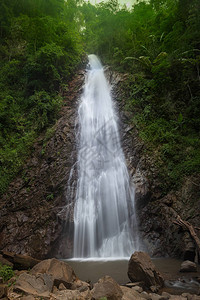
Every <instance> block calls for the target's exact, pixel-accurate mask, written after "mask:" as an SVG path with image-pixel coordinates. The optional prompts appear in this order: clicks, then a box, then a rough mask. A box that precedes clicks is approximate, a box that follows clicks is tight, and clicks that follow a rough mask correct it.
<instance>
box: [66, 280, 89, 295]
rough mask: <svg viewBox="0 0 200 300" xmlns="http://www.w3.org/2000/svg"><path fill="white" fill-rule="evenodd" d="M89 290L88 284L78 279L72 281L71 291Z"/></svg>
mask: <svg viewBox="0 0 200 300" xmlns="http://www.w3.org/2000/svg"><path fill="white" fill-rule="evenodd" d="M89 288H90V285H89V283H87V282H85V281H82V280H79V279H78V280H76V281H74V283H73V284H72V286H71V289H72V290H79V292H84V291H87V290H89Z"/></svg>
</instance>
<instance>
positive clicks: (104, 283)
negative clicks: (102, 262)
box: [91, 276, 123, 300]
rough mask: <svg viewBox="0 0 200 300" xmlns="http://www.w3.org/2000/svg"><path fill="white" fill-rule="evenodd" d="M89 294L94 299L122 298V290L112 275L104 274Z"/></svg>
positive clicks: (117, 299)
mask: <svg viewBox="0 0 200 300" xmlns="http://www.w3.org/2000/svg"><path fill="white" fill-rule="evenodd" d="M91 295H92V297H93V298H94V299H100V298H103V297H107V298H108V299H109V300H119V299H122V296H123V292H122V289H121V288H120V286H119V284H118V283H117V282H116V281H114V279H112V277H110V276H104V277H102V278H100V279H99V281H98V282H97V283H95V284H94V288H93V289H92V291H91Z"/></svg>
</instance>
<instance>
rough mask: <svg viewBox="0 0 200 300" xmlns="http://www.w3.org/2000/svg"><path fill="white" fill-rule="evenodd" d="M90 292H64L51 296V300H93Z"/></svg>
mask: <svg viewBox="0 0 200 300" xmlns="http://www.w3.org/2000/svg"><path fill="white" fill-rule="evenodd" d="M91 299H92V296H91V294H90V291H86V292H83V293H81V292H79V291H72V290H62V291H58V292H57V293H55V294H51V295H50V300H91Z"/></svg>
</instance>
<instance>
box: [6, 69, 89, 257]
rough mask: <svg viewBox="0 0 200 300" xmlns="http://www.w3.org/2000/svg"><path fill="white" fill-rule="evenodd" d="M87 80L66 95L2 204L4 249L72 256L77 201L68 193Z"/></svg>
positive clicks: (74, 82)
mask: <svg viewBox="0 0 200 300" xmlns="http://www.w3.org/2000/svg"><path fill="white" fill-rule="evenodd" d="M83 82H84V72H83V71H82V72H81V71H80V72H79V73H78V74H76V76H75V77H74V79H73V80H72V81H71V82H70V84H69V91H68V92H66V94H65V95H64V99H65V102H64V106H63V107H62V110H61V112H60V118H59V120H58V121H57V123H56V124H55V125H54V127H53V128H52V129H50V130H49V131H48V132H47V134H46V135H43V136H40V137H39V138H38V140H37V141H36V143H35V144H34V146H33V148H34V149H33V152H32V154H31V157H30V158H29V159H28V161H27V162H26V163H25V166H24V169H23V171H22V173H21V174H19V175H18V177H17V178H16V179H15V180H14V181H13V182H12V183H11V185H10V187H9V189H8V192H7V193H6V194H5V195H3V198H2V199H1V200H0V208H1V211H0V250H4V251H5V250H6V251H10V252H15V253H21V254H29V255H31V256H33V257H35V258H39V259H41V258H45V257H49V256H53V255H57V256H61V257H69V256H71V254H72V238H73V203H72V201H71V199H67V189H68V180H69V176H70V170H71V168H72V166H73V164H74V162H75V159H76V147H75V131H74V126H75V119H76V114H77V103H78V101H79V96H80V94H81V92H82V86H83ZM74 177H75V175H74ZM73 180H74V181H75V178H73ZM66 204H67V207H66ZM66 231H67V232H68V234H66Z"/></svg>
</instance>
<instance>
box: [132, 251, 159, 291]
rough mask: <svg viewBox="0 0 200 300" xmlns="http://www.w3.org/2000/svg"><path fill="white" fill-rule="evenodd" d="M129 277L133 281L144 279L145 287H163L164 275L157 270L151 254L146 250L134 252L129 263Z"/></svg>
mask: <svg viewBox="0 0 200 300" xmlns="http://www.w3.org/2000/svg"><path fill="white" fill-rule="evenodd" d="M128 277H129V279H130V280H131V281H132V282H135V281H142V282H144V285H145V287H147V288H150V287H162V286H163V284H164V280H163V277H162V276H161V274H160V273H159V272H158V271H157V270H156V267H155V265H154V264H153V263H152V261H151V258H150V256H149V255H148V254H147V253H145V252H141V251H139V252H134V254H132V256H131V258H130V260H129V264H128Z"/></svg>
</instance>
